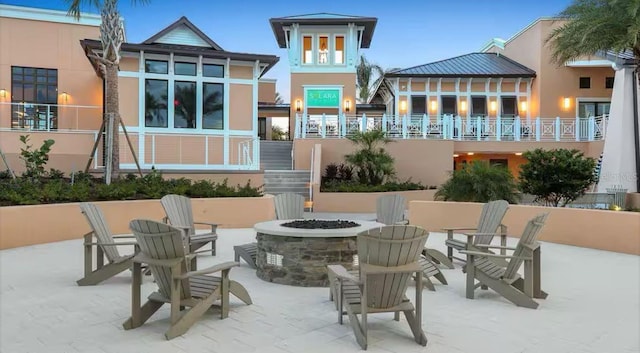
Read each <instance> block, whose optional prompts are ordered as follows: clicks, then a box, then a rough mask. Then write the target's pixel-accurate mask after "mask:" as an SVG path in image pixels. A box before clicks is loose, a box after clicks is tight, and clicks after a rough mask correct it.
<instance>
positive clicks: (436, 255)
mask: <svg viewBox="0 0 640 353" xmlns="http://www.w3.org/2000/svg"><path fill="white" fill-rule="evenodd" d="M508 208H509V203H508V202H507V201H504V200H497V201H490V202H487V203H486V204H484V205H483V206H482V212H481V213H480V218H479V219H478V225H477V226H476V227H450V228H443V230H446V231H447V240H446V241H445V245H446V246H447V256H446V257H445V256H444V254H442V253H441V252H439V251H437V250H427V251H425V255H426V256H429V257H431V258H433V259H435V260H436V261H438V262H441V263H442V264H444V265H445V266H449V267H450V268H453V262H452V260H453V259H454V258H455V259H457V260H460V261H462V262H465V261H466V258H461V257H455V256H453V249H455V250H458V251H460V250H465V249H466V250H471V249H472V247H474V246H476V245H488V244H490V243H491V241H492V240H493V237H494V236H495V235H496V234H497V233H498V227H500V243H501V244H500V245H502V246H505V245H506V244H507V238H506V226H504V225H501V223H502V219H503V218H504V215H505V214H506V213H507V209H508ZM470 230H475V232H473V233H464V234H465V235H466V236H467V240H466V241H463V240H460V239H455V238H454V237H453V233H454V231H470ZM478 249H479V248H475V250H478ZM501 253H504V251H502V250H501ZM494 261H497V262H498V263H500V260H499V259H494Z"/></svg>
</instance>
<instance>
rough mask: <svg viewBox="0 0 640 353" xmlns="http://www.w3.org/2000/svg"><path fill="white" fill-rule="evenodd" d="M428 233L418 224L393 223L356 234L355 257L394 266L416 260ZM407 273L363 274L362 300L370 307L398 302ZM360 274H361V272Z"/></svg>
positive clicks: (362, 260) (405, 288) (361, 261)
mask: <svg viewBox="0 0 640 353" xmlns="http://www.w3.org/2000/svg"><path fill="white" fill-rule="evenodd" d="M428 236H429V233H428V232H427V231H426V230H425V229H423V228H420V227H416V226H406V225H394V226H385V227H382V228H377V229H371V230H369V231H365V232H362V233H360V234H358V238H357V243H358V259H359V262H360V264H361V266H362V264H369V265H375V266H383V267H389V268H393V267H398V266H403V265H407V264H411V263H414V262H417V261H418V259H419V258H420V253H421V251H422V250H423V249H424V245H425V243H426V242H427V237H428ZM411 276H412V274H411V273H397V272H396V273H389V274H373V275H367V283H366V286H367V293H366V297H367V298H366V301H367V305H368V307H370V308H376V309H385V308H392V307H394V306H396V305H399V304H400V303H401V302H402V301H403V298H404V297H405V293H406V291H407V286H408V285H409V279H410V278H411ZM361 278H363V277H362V275H361Z"/></svg>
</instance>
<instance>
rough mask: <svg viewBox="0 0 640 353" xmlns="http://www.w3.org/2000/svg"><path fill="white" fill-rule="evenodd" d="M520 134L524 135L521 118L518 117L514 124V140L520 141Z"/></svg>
mask: <svg viewBox="0 0 640 353" xmlns="http://www.w3.org/2000/svg"><path fill="white" fill-rule="evenodd" d="M520 134H522V122H521V121H520V117H519V116H516V120H515V121H514V122H513V139H514V140H516V141H520Z"/></svg>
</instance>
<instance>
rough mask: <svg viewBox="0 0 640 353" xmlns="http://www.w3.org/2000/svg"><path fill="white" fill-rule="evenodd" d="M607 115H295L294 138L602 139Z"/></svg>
mask: <svg viewBox="0 0 640 353" xmlns="http://www.w3.org/2000/svg"><path fill="white" fill-rule="evenodd" d="M607 119H608V117H607V116H599V117H590V118H575V119H562V118H559V117H557V118H532V119H526V118H520V117H517V116H516V117H495V118H493V117H492V118H486V117H460V116H453V115H442V116H429V115H422V116H415V115H414V116H410V115H402V116H391V115H382V116H368V115H366V114H362V116H348V115H340V116H337V115H316V116H308V115H300V114H297V115H296V125H295V135H294V136H295V137H296V138H344V137H347V136H349V135H352V134H353V133H354V132H356V131H361V132H365V131H370V130H375V129H380V130H382V131H385V132H387V133H388V135H389V137H391V138H398V139H412V138H422V139H437V140H461V141H596V140H602V139H604V136H605V133H606V122H607Z"/></svg>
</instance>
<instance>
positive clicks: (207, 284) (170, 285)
mask: <svg viewBox="0 0 640 353" xmlns="http://www.w3.org/2000/svg"><path fill="white" fill-rule="evenodd" d="M129 227H130V228H131V231H132V232H133V234H134V235H135V237H136V239H137V241H138V244H139V246H140V250H141V252H140V253H139V254H137V255H136V256H135V257H134V259H133V263H134V271H133V283H132V285H131V291H132V293H131V294H132V296H131V298H132V302H131V317H130V318H129V319H128V320H127V321H125V322H124V323H123V327H124V329H125V330H129V329H133V328H136V327H139V326H141V325H142V324H144V323H145V322H146V321H147V320H148V319H149V318H150V317H151V315H153V314H154V313H155V312H156V311H158V309H160V308H161V307H162V305H164V304H165V303H169V304H171V326H170V327H169V329H168V330H167V331H166V333H165V337H166V338H167V339H168V340H170V339H172V338H175V337H177V336H180V335H183V334H184V333H186V332H187V331H188V330H189V328H190V327H191V326H192V325H193V324H194V323H195V322H196V320H198V318H200V316H202V315H203V314H204V313H205V312H206V311H207V310H208V309H209V308H211V306H212V305H213V304H214V303H215V302H216V301H218V300H219V301H220V309H221V311H220V317H221V318H222V319H224V318H226V317H228V316H229V293H232V294H234V295H235V296H236V297H238V298H239V299H241V300H242V301H243V302H245V303H246V304H251V297H250V296H249V293H248V292H247V290H246V289H245V288H244V287H243V286H242V285H241V284H239V283H238V282H235V281H232V280H230V279H229V271H230V270H231V269H232V268H233V267H235V266H238V265H239V264H238V263H237V262H232V261H229V262H225V263H221V264H218V265H215V266H211V267H209V268H206V269H203V270H200V271H189V270H188V268H189V263H190V259H189V254H188V253H186V252H185V248H184V246H183V236H182V230H181V229H179V228H175V227H172V226H170V225H167V224H165V223H160V222H156V221H150V220H133V221H131V223H129ZM141 264H147V265H149V267H150V269H151V273H152V274H153V278H154V279H155V282H156V283H157V285H158V291H156V292H153V293H151V295H149V297H148V300H147V302H146V303H145V304H144V305H143V306H140V286H141V284H142V282H141ZM216 272H220V273H221V276H212V275H211V274H212V273H216ZM185 307H186V308H190V309H188V310H185V309H184V308H185Z"/></svg>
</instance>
